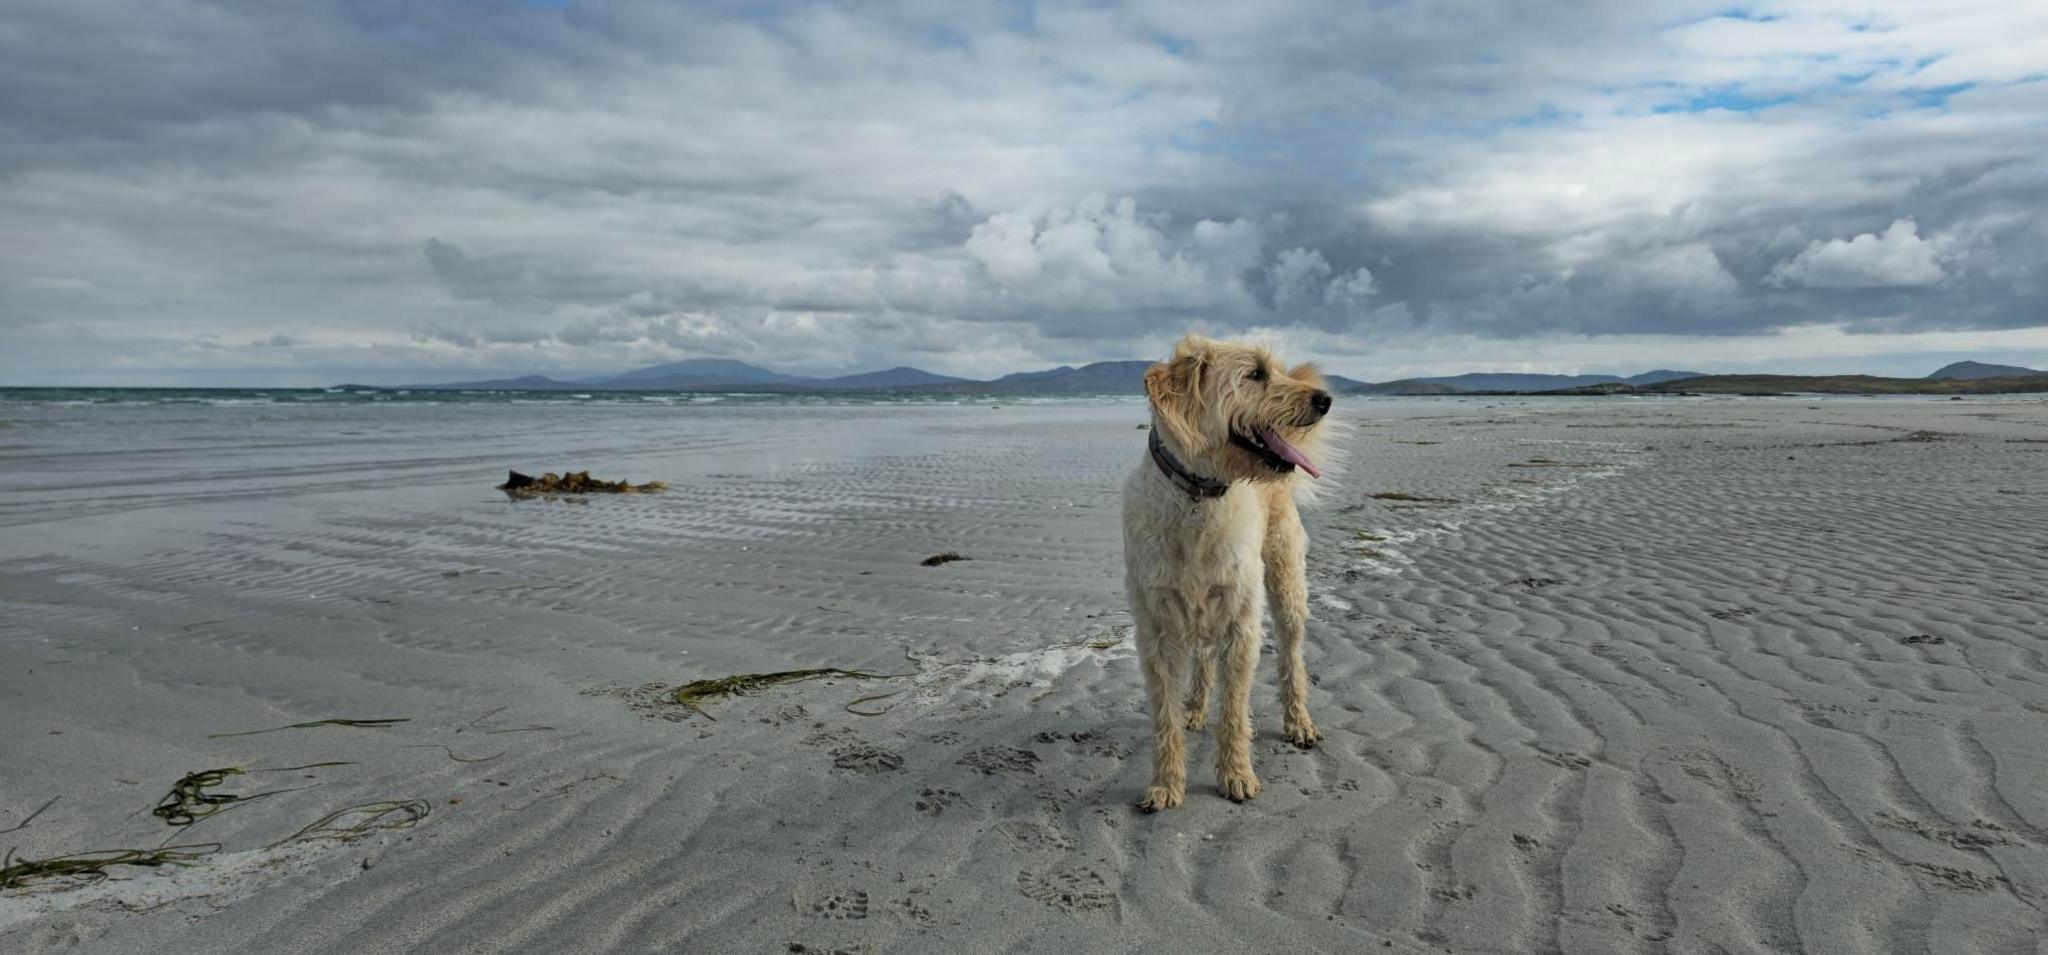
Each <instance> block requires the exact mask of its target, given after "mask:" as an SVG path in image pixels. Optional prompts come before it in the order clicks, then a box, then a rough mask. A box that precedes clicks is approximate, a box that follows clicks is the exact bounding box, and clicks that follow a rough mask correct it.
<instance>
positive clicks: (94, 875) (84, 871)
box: [0, 842, 220, 889]
mask: <svg viewBox="0 0 2048 955" xmlns="http://www.w3.org/2000/svg"><path fill="white" fill-rule="evenodd" d="M219 851H220V843H217V842H208V843H199V844H194V845H183V846H163V847H160V848H156V849H108V850H105V851H101V852H81V853H79V854H77V855H69V856H52V857H51V858H48V859H27V858H24V859H21V860H20V861H16V860H15V858H14V851H13V850H11V849H10V850H8V852H7V856H6V857H5V858H0V889H26V888H32V887H34V886H38V885H42V884H44V883H46V882H50V881H53V880H60V879H61V880H65V881H68V882H71V883H73V884H76V885H83V884H87V883H91V882H98V881H100V880H101V879H105V878H107V869H108V868H110V867H113V866H121V865H126V866H142V867H144V868H155V867H157V866H165V865H175V866H187V865H194V864H197V862H198V860H199V859H201V858H203V857H205V856H209V855H212V854H214V853H216V852H219Z"/></svg>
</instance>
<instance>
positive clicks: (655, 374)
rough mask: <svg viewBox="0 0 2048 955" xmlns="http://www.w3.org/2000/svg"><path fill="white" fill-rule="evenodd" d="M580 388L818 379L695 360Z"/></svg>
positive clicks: (588, 381)
mask: <svg viewBox="0 0 2048 955" xmlns="http://www.w3.org/2000/svg"><path fill="white" fill-rule="evenodd" d="M578 384H579V385H580V386H581V387H585V388H625V389H657V390H666V391H689V390H693V389H703V388H735V387H739V388H744V387H749V386H758V385H771V386H790V387H805V386H809V385H813V384H816V379H812V378H800V377H797V376H795V375H785V374H781V373H780V372H773V371H769V370H768V369H766V368H757V367H755V366H753V365H749V364H747V363H746V362H743V361H733V360H732V359H729V358H692V359H690V360H688V361H675V362H669V363H667V364H662V365H650V366H648V367H646V368H639V369H635V370H633V371H629V372H626V373H625V374H621V375H608V376H604V377H599V378H585V379H582V380H581V381H580V382H578Z"/></svg>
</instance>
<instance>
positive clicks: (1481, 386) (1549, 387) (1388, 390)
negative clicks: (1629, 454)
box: [1341, 369, 1699, 395]
mask: <svg viewBox="0 0 2048 955" xmlns="http://www.w3.org/2000/svg"><path fill="white" fill-rule="evenodd" d="M1697 377H1699V372H1696V371H1671V370H1669V369H1659V370H1657V371H1646V372H1644V373H1642V374H1640V375H1635V376H1633V377H1629V378H1622V377H1620V376H1618V375H1536V374H1521V373H1514V372H1473V373H1471V374H1464V375H1452V376H1450V377H1445V378H1403V379H1401V380H1399V381H1386V382H1380V383H1379V384H1367V383H1362V382H1360V383H1355V385H1356V386H1355V387H1351V388H1345V389H1341V390H1343V391H1344V392H1345V393H1347V394H1365V395H1462V394H1485V393H1487V392H1548V391H1567V390H1571V389H1585V388H1603V387H1606V386H1610V385H1632V386H1644V385H1654V384H1657V383H1658V382H1664V381H1675V380H1678V379H1681V378H1697Z"/></svg>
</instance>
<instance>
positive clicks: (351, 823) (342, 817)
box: [270, 799, 433, 849]
mask: <svg viewBox="0 0 2048 955" xmlns="http://www.w3.org/2000/svg"><path fill="white" fill-rule="evenodd" d="M432 812H433V807H432V806H429V805H427V801H426V800H424V799H402V800H395V801H389V802H370V803H363V804H362V805H360V806H348V807H345V808H341V809H336V810H335V811H333V812H330V813H328V814H327V815H324V816H321V817H320V818H319V819H317V820H315V821H314V822H312V823H311V824H310V825H308V826H306V827H305V828H304V829H300V830H299V831H297V832H294V833H292V834H291V835H289V836H286V837H284V838H282V839H279V840H278V841H276V842H273V843H271V844H270V848H272V849H275V848H277V847H278V846H281V845H284V844H286V843H291V842H305V841H311V840H314V839H334V840H338V841H341V842H349V841H352V840H356V839H360V838H362V837H364V836H367V835H369V834H371V833H373V832H378V831H381V830H385V829H410V828H412V827H414V826H416V825H419V822H420V820H422V819H425V818H427V816H428V814H430V813H432Z"/></svg>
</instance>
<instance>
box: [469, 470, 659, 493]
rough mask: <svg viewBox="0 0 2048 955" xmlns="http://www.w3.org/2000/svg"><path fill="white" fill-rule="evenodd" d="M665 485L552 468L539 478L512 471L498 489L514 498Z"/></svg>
mask: <svg viewBox="0 0 2048 955" xmlns="http://www.w3.org/2000/svg"><path fill="white" fill-rule="evenodd" d="M666 487H668V485H667V484H664V483H662V482H660V481H648V482H647V483H645V484H632V483H629V482H626V481H600V480H598V479H597V478H594V477H591V476H590V472H589V471H571V472H569V473H567V474H556V473H554V472H552V471H550V472H548V473H546V474H543V475H541V476H540V477H534V476H532V475H530V474H521V473H519V472H518V471H513V472H510V476H508V477H507V478H506V479H505V483H503V484H500V485H498V490H500V491H504V492H505V493H506V494H508V495H510V496H512V497H532V496H534V495H536V494H644V493H647V492H649V491H659V490H662V489H664V488H666Z"/></svg>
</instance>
